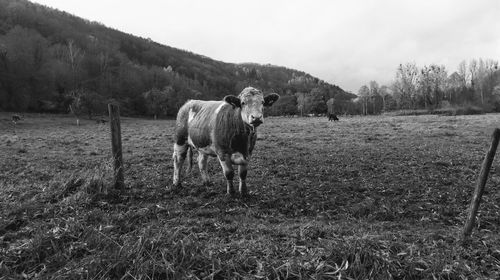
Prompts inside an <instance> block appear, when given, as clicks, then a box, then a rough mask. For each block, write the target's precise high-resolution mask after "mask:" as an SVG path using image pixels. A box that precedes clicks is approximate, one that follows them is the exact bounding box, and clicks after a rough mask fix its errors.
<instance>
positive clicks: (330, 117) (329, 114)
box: [328, 113, 339, 122]
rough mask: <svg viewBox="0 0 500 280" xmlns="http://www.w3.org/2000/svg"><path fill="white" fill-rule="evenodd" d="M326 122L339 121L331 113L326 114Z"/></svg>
mask: <svg viewBox="0 0 500 280" xmlns="http://www.w3.org/2000/svg"><path fill="white" fill-rule="evenodd" d="M328 120H329V121H332V120H333V121H334V122H336V121H338V120H339V118H337V115H335V114H333V113H328Z"/></svg>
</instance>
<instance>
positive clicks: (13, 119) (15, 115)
mask: <svg viewBox="0 0 500 280" xmlns="http://www.w3.org/2000/svg"><path fill="white" fill-rule="evenodd" d="M11 119H12V122H13V123H14V124H17V122H18V121H20V120H22V119H23V118H22V117H21V116H20V115H18V114H14V115H12V117H11Z"/></svg>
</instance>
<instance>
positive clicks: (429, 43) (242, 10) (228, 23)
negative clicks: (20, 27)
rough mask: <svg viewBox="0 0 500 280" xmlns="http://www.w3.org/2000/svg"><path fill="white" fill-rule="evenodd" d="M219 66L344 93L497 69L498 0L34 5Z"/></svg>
mask: <svg viewBox="0 0 500 280" xmlns="http://www.w3.org/2000/svg"><path fill="white" fill-rule="evenodd" d="M32 1H33V2H37V3H41V4H44V5H46V6H49V7H53V8H57V9H59V10H63V11H67V12H69V13H72V14H75V15H77V16H79V17H83V18H86V19H88V20H91V21H97V22H100V23H102V24H104V25H106V26H108V27H112V28H115V29H119V30H121V31H124V32H127V33H131V34H134V35H137V36H141V37H145V38H151V39H152V40H154V41H156V42H159V43H161V44H165V45H168V46H171V47H176V48H180V49H184V50H188V51H191V52H194V53H198V54H202V55H205V56H208V57H211V58H213V59H216V60H222V61H225V62H234V63H238V62H257V63H262V64H266V63H270V64H274V65H280V66H285V67H289V68H294V69H297V70H301V71H305V72H308V73H310V74H311V75H313V76H316V77H318V78H320V79H322V80H325V81H327V82H329V83H333V84H336V85H339V86H340V87H342V88H343V89H345V90H348V91H351V92H354V93H357V91H358V89H359V88H360V87H361V86H362V85H364V84H368V82H369V81H371V80H375V81H377V82H378V83H379V84H386V83H389V82H391V81H392V80H393V78H394V76H395V71H396V67H397V66H398V65H399V63H406V62H415V63H417V65H418V66H423V65H428V64H431V63H437V64H443V65H445V66H446V68H447V70H448V73H449V74H450V73H452V72H453V71H455V70H456V69H457V65H458V64H459V63H460V61H462V60H470V59H472V58H491V59H495V60H500V1H499V0H475V1H473V0H470V1H469V0H467V1H466V0H343V1H340V0H309V1H306V0H304V1H300V0H252V1H250V0H244V1H243V0H211V1H208V0H142V1H125V0H86V1H82V0H32Z"/></svg>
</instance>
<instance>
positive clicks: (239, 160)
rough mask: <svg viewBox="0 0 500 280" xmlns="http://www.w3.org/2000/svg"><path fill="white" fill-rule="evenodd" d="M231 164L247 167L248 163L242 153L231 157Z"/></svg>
mask: <svg viewBox="0 0 500 280" xmlns="http://www.w3.org/2000/svg"><path fill="white" fill-rule="evenodd" d="M231 162H232V163H233V164H236V165H247V164H248V161H247V160H246V159H245V157H244V156H243V154H241V153H240V152H237V153H234V154H232V155H231Z"/></svg>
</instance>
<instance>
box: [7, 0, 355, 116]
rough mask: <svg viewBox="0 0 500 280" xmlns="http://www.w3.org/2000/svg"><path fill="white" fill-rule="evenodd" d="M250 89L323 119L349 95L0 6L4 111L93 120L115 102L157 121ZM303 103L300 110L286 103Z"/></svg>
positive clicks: (17, 6)
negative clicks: (332, 101) (337, 99)
mask: <svg viewBox="0 0 500 280" xmlns="http://www.w3.org/2000/svg"><path fill="white" fill-rule="evenodd" d="M246 86H254V87H257V88H259V89H262V90H263V91H264V92H277V93H279V94H281V95H282V96H284V97H285V96H286V97H285V98H283V103H284V104H283V106H280V107H279V109H274V111H273V112H272V114H292V113H297V111H299V109H300V110H301V111H302V112H306V111H307V112H309V111H311V112H323V111H324V108H325V106H324V104H318V103H325V102H326V101H327V100H328V98H332V97H334V96H338V95H345V94H346V93H345V92H344V91H343V90H342V89H341V88H340V87H338V86H336V85H331V84H329V83H326V82H324V81H322V80H320V79H318V78H315V77H313V76H311V75H309V74H307V73H304V72H301V71H297V70H293V69H288V68H285V67H279V66H274V65H259V64H252V63H245V64H232V63H224V62H220V61H216V60H213V59H210V58H208V57H205V56H202V55H197V54H194V53H191V52H189V51H184V50H180V49H176V48H172V47H169V46H165V45H161V44H158V43H156V42H154V41H152V40H150V39H147V38H140V37H137V36H133V35H130V34H126V33H123V32H120V31H118V30H114V29H110V28H107V27H105V26H104V25H102V24H100V23H96V22H90V21H87V20H84V19H81V18H78V17H76V16H73V15H70V14H68V13H65V12H61V11H58V10H54V9H51V8H48V7H45V6H42V5H38V4H34V3H31V2H29V1H26V0H17V1H9V0H0V110H4V111H17V112H51V113H68V112H72V113H74V114H76V115H81V116H86V117H92V116H94V115H99V114H103V113H104V112H105V110H106V104H107V103H116V104H119V105H120V107H121V112H122V113H123V114H125V115H140V116H150V117H155V118H156V117H165V116H175V114H176V113H177V110H178V109H179V108H180V106H181V105H182V104H183V103H184V102H185V101H186V100H188V99H205V100H209V99H222V98H223V97H224V96H225V95H227V94H237V93H238V92H240V91H241V90H242V89H243V88H245V87H246ZM319 96H320V98H319ZM297 100H302V103H301V102H299V103H297V104H299V105H301V106H302V107H300V108H299V107H297V106H299V105H297V104H296V106H295V107H297V109H296V110H295V111H294V110H292V109H291V108H290V104H286V103H287V102H286V101H289V102H288V103H291V104H293V102H297ZM319 101H321V102H319ZM318 106H320V107H318ZM321 106H323V107H321Z"/></svg>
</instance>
